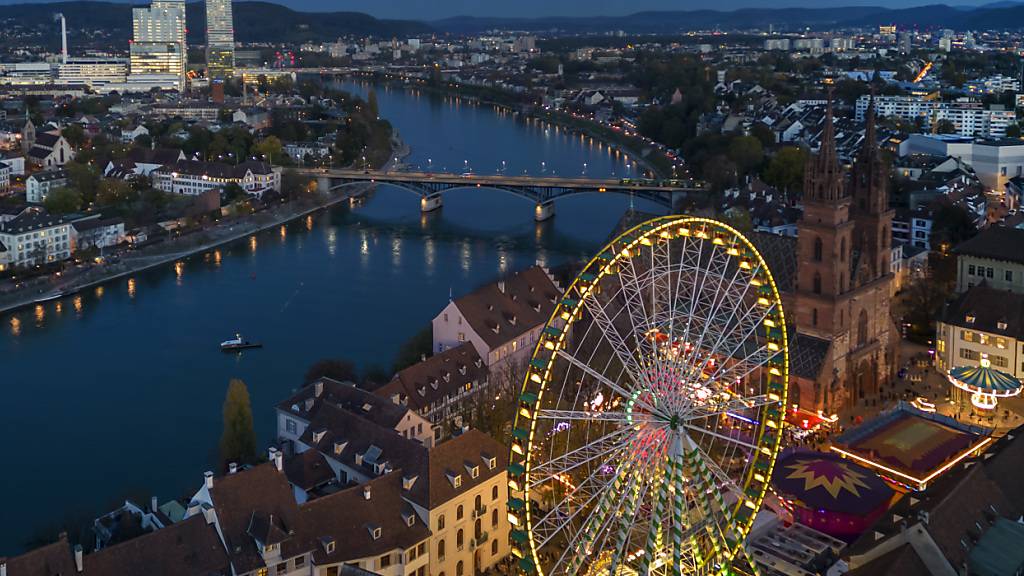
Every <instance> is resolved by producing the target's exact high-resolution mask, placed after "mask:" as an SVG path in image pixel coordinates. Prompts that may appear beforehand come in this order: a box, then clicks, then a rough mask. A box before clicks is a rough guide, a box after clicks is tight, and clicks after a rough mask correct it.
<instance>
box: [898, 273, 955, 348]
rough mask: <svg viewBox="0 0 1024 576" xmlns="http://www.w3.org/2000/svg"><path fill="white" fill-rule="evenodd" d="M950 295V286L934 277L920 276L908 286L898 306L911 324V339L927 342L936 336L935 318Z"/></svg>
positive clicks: (906, 320)
mask: <svg viewBox="0 0 1024 576" xmlns="http://www.w3.org/2000/svg"><path fill="white" fill-rule="evenodd" d="M949 295H950V290H949V286H948V285H947V284H944V283H942V282H937V281H935V280H934V279H933V278H919V279H917V280H914V281H913V282H911V283H910V285H909V286H907V288H906V289H905V290H904V291H903V293H902V294H901V295H900V299H899V304H898V306H897V308H898V310H899V312H900V314H901V316H902V317H903V322H904V323H905V324H908V325H909V326H908V327H907V338H908V339H909V340H911V341H914V342H918V343H920V344H927V343H928V342H929V341H930V340H931V339H932V338H934V337H935V319H936V318H938V315H939V311H940V310H941V309H942V306H943V304H944V303H945V302H946V299H947V298H948V297H949Z"/></svg>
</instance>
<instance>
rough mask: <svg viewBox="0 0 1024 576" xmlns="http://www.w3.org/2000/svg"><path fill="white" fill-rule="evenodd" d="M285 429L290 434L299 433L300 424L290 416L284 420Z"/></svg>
mask: <svg viewBox="0 0 1024 576" xmlns="http://www.w3.org/2000/svg"><path fill="white" fill-rule="evenodd" d="M284 429H285V431H286V432H288V433H289V434H297V433H298V430H299V425H298V424H297V423H296V422H295V420H292V419H291V418H289V419H287V420H285V421H284Z"/></svg>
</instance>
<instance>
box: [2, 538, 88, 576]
mask: <svg viewBox="0 0 1024 576" xmlns="http://www.w3.org/2000/svg"><path fill="white" fill-rule="evenodd" d="M56 574H68V575H71V574H75V559H74V556H72V555H71V546H70V544H68V539H67V536H66V535H64V534H61V537H60V539H59V540H57V541H56V542H54V543H52V544H47V545H46V546H41V547H39V548H36V549H35V550H32V551H30V552H26V553H24V554H22V555H21V556H15V557H13V558H8V559H7V575H8V576H55V575H56Z"/></svg>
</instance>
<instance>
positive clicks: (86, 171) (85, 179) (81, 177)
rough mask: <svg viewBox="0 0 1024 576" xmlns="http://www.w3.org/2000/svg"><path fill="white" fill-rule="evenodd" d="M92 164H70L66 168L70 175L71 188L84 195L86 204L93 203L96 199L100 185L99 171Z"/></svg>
mask: <svg viewBox="0 0 1024 576" xmlns="http://www.w3.org/2000/svg"><path fill="white" fill-rule="evenodd" d="M93 166H94V165H92V164H83V163H81V162H77V161H76V162H69V163H68V164H67V165H66V166H64V170H65V171H66V172H67V173H68V182H69V183H70V185H71V187H72V188H74V189H75V190H78V192H79V193H80V194H81V195H82V199H83V200H85V201H86V202H91V201H92V200H93V199H95V198H96V191H97V189H98V186H99V183H100V173H99V170H97V169H96V168H94V167H93Z"/></svg>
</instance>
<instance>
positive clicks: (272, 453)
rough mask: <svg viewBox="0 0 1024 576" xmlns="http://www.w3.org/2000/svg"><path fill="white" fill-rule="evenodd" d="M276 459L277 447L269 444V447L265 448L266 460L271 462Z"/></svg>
mask: <svg viewBox="0 0 1024 576" xmlns="http://www.w3.org/2000/svg"><path fill="white" fill-rule="evenodd" d="M276 459H277V448H274V447H273V446H271V447H270V448H267V460H269V461H271V462H273V461H274V460H276Z"/></svg>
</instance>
